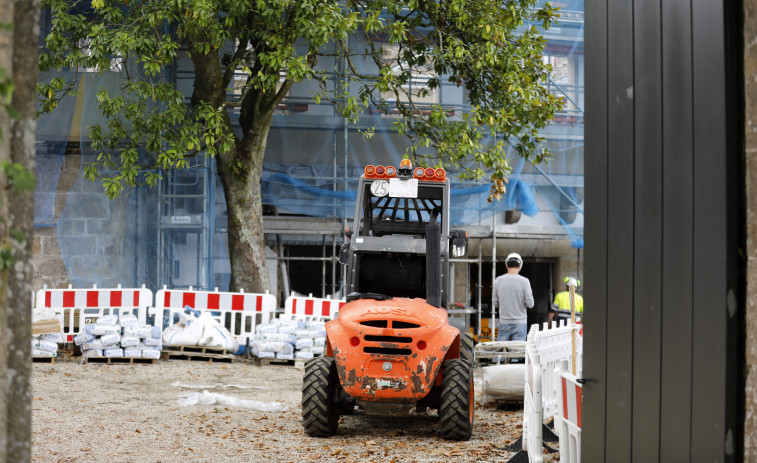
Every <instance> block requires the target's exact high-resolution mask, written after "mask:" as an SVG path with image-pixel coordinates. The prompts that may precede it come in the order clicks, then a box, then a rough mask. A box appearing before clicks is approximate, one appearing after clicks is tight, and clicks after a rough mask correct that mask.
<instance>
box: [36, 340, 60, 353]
mask: <svg viewBox="0 0 757 463" xmlns="http://www.w3.org/2000/svg"><path fill="white" fill-rule="evenodd" d="M32 349H39V350H44V351H46V352H58V343H57V342H50V341H40V340H39V339H32Z"/></svg>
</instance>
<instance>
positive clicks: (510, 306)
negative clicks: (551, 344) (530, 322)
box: [492, 253, 534, 341]
mask: <svg viewBox="0 0 757 463" xmlns="http://www.w3.org/2000/svg"><path fill="white" fill-rule="evenodd" d="M505 266H507V273H505V274H504V275H500V276H498V277H497V279H496V280H494V287H493V289H492V291H493V297H492V300H493V302H494V308H495V309H496V308H498V307H499V323H498V325H497V329H498V333H497V341H525V340H526V336H527V334H528V329H527V326H526V325H527V313H526V309H531V308H533V307H534V294H533V292H532V291H531V282H530V281H528V278H526V277H524V276H521V275H518V273H519V272H520V269H521V268H522V267H523V259H521V257H520V255H518V254H516V253H512V254H510V255H508V256H507V259H505Z"/></svg>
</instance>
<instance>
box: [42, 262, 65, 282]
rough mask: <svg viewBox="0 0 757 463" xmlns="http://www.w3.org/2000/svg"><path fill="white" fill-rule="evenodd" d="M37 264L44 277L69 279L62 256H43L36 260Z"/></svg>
mask: <svg viewBox="0 0 757 463" xmlns="http://www.w3.org/2000/svg"><path fill="white" fill-rule="evenodd" d="M35 266H36V268H37V272H39V275H40V277H41V278H43V279H53V280H54V279H56V278H65V279H66V280H67V279H68V272H67V271H66V265H65V264H64V263H63V259H61V258H57V259H56V258H41V259H39V260H36V261H35Z"/></svg>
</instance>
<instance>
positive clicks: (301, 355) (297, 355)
mask: <svg viewBox="0 0 757 463" xmlns="http://www.w3.org/2000/svg"><path fill="white" fill-rule="evenodd" d="M313 357H315V354H313V353H312V352H306V351H302V350H298V351H296V352H295V353H294V358H296V359H299V360H305V359H311V358H313Z"/></svg>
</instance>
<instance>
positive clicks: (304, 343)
mask: <svg viewBox="0 0 757 463" xmlns="http://www.w3.org/2000/svg"><path fill="white" fill-rule="evenodd" d="M294 347H295V348H296V349H305V348H307V347H313V338H299V339H298V340H297V344H295V345H294Z"/></svg>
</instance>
